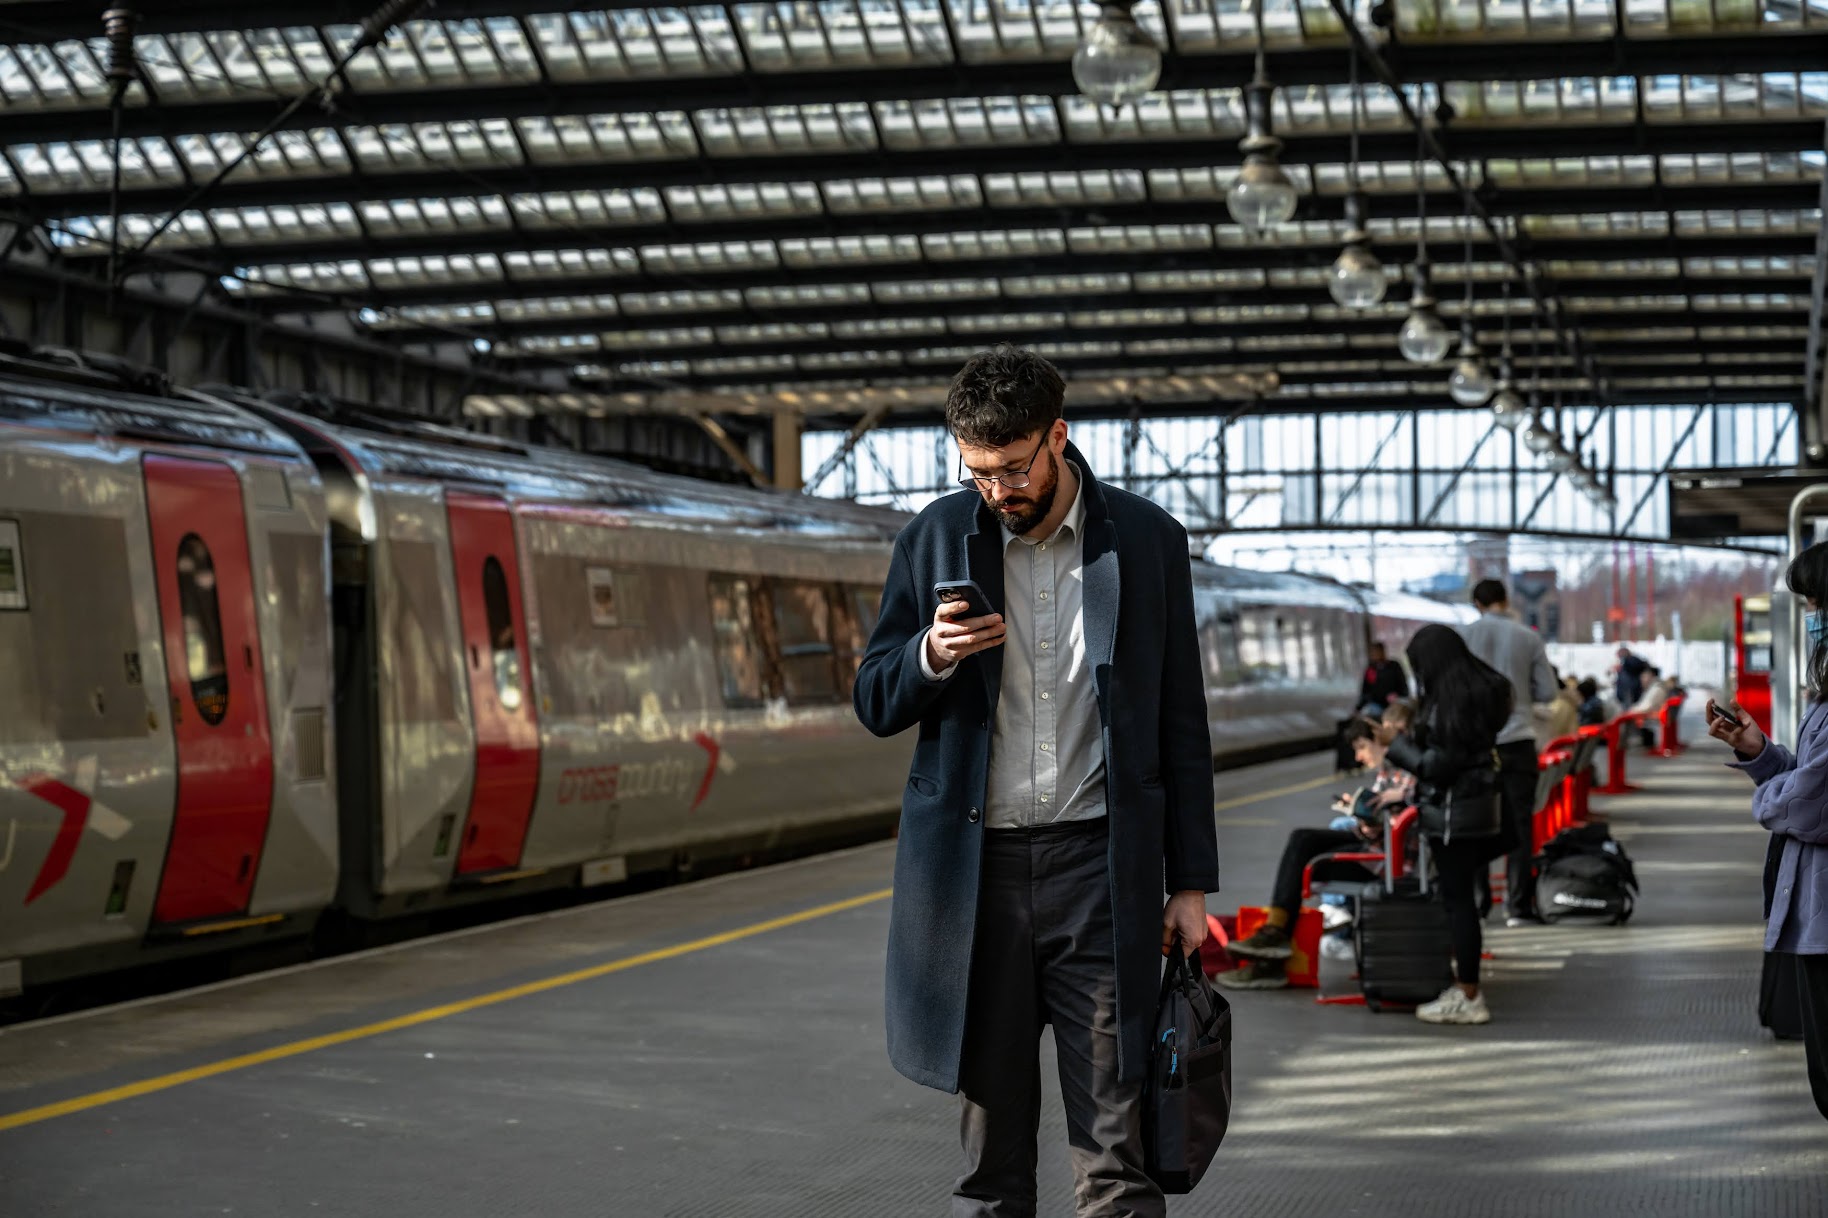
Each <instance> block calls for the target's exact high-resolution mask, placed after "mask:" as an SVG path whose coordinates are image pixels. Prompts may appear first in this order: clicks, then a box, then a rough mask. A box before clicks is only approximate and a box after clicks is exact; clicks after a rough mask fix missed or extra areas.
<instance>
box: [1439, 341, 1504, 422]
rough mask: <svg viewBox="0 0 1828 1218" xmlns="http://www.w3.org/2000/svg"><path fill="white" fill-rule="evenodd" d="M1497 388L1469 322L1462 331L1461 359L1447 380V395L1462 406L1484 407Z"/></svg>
mask: <svg viewBox="0 0 1828 1218" xmlns="http://www.w3.org/2000/svg"><path fill="white" fill-rule="evenodd" d="M1495 388H1496V386H1495V385H1494V384H1493V383H1492V370H1491V369H1490V368H1488V367H1486V366H1485V357H1484V356H1483V355H1481V354H1480V353H1479V344H1478V343H1476V342H1474V341H1473V325H1472V322H1471V321H1468V322H1467V323H1466V324H1465V326H1464V327H1463V328H1462V329H1461V331H1460V359H1459V362H1458V363H1456V364H1454V370H1453V373H1452V374H1451V375H1450V376H1449V377H1448V378H1447V394H1448V396H1449V397H1451V398H1453V400H1454V401H1456V402H1458V403H1459V404H1460V405H1462V406H1483V405H1485V403H1486V402H1487V401H1489V400H1490V399H1491V396H1492V391H1493V389H1495Z"/></svg>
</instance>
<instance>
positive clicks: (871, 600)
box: [850, 588, 882, 651]
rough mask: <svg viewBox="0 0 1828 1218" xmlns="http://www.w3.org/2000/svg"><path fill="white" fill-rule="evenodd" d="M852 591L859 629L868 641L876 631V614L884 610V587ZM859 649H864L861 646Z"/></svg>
mask: <svg viewBox="0 0 1828 1218" xmlns="http://www.w3.org/2000/svg"><path fill="white" fill-rule="evenodd" d="M850 592H851V612H852V613H853V614H855V615H856V617H857V629H858V630H859V631H860V632H861V633H862V635H863V641H864V642H866V643H867V642H869V637H870V635H872V634H874V633H875V632H876V615H877V614H879V613H881V612H882V589H881V588H852V589H851V590H850ZM857 650H858V651H862V650H863V649H862V648H861V647H859V648H858V649H857Z"/></svg>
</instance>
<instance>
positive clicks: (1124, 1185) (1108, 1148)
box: [952, 818, 1166, 1218]
mask: <svg viewBox="0 0 1828 1218" xmlns="http://www.w3.org/2000/svg"><path fill="white" fill-rule="evenodd" d="M1107 833H1108V830H1107V827H1106V822H1105V821H1104V820H1103V819H1102V818H1101V819H1098V820H1094V821H1079V822H1074V823H1069V824H1064V825H1050V826H1047V827H1045V828H1040V829H1010V830H989V831H986V832H985V834H984V856H983V868H982V873H981V874H982V879H981V882H980V888H979V898H978V918H977V941H976V944H975V947H974V948H973V951H972V956H971V979H970V985H971V989H970V998H969V1002H968V1003H967V1006H966V1013H965V1045H964V1058H963V1061H962V1063H961V1070H960V1079H959V1083H960V1086H959V1091H960V1100H961V1108H962V1111H961V1115H960V1122H959V1132H960V1138H961V1140H962V1141H963V1143H964V1148H965V1174H964V1175H963V1176H961V1177H960V1178H959V1181H958V1184H957V1185H956V1186H955V1187H954V1189H953V1193H952V1214H953V1218H990V1216H991V1215H995V1216H996V1218H1033V1216H1034V1213H1035V1162H1036V1146H1035V1142H1036V1137H1037V1134H1038V1132H1039V1127H1040V1120H1041V1066H1040V1054H1039V1052H1038V1045H1039V1040H1040V1036H1041V1027H1042V1025H1043V1024H1052V1025H1053V1028H1054V1044H1055V1048H1056V1050H1057V1054H1058V1058H1059V1070H1060V1091H1061V1095H1062V1099H1063V1100H1064V1102H1065V1107H1066V1127H1067V1140H1068V1142H1069V1144H1070V1145H1071V1148H1072V1158H1073V1182H1074V1191H1075V1193H1076V1194H1077V1197H1078V1212H1079V1216H1080V1218H1163V1215H1164V1214H1165V1213H1166V1207H1165V1203H1164V1202H1163V1200H1162V1194H1161V1190H1160V1189H1158V1188H1157V1187H1156V1186H1155V1184H1154V1182H1153V1181H1151V1180H1150V1179H1149V1177H1148V1176H1147V1175H1146V1174H1144V1172H1143V1150H1142V1105H1141V1103H1140V1100H1141V1096H1142V1084H1141V1083H1129V1084H1120V1083H1119V1082H1118V1081H1117V982H1116V970H1115V964H1114V961H1113V954H1112V953H1113V948H1112V926H1111V891H1110V881H1109V878H1108V871H1107V869H1106V864H1105V850H1106V841H1107Z"/></svg>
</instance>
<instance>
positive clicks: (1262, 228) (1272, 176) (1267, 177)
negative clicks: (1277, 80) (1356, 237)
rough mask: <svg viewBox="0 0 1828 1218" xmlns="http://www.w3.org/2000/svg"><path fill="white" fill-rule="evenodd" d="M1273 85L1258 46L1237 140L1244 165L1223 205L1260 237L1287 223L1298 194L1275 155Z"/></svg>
mask: <svg viewBox="0 0 1828 1218" xmlns="http://www.w3.org/2000/svg"><path fill="white" fill-rule="evenodd" d="M1275 92H1276V87H1275V86H1274V85H1272V84H1270V82H1269V77H1268V75H1267V74H1266V73H1265V72H1264V68H1263V55H1262V51H1261V49H1259V51H1258V54H1257V74H1256V76H1255V77H1253V78H1252V79H1251V82H1250V83H1249V84H1248V85H1245V86H1244V119H1245V122H1246V124H1247V127H1246V134H1245V136H1244V138H1243V139H1241V140H1239V141H1238V149H1239V150H1240V151H1241V152H1243V153H1244V166H1243V168H1242V169H1240V170H1239V171H1238V178H1237V181H1235V182H1233V183H1232V184H1231V189H1230V190H1228V191H1226V192H1225V206H1226V207H1227V208H1228V209H1230V211H1231V218H1232V219H1233V220H1234V221H1236V222H1237V223H1238V224H1239V225H1241V226H1243V228H1244V230H1245V231H1246V232H1249V233H1252V234H1253V235H1257V236H1261V235H1263V234H1264V233H1267V232H1268V231H1269V230H1270V229H1272V228H1275V227H1276V226H1277V225H1278V224H1287V223H1288V222H1289V220H1290V219H1292V218H1293V217H1294V215H1295V204H1296V203H1297V202H1298V201H1299V197H1298V195H1297V194H1296V192H1295V184H1294V183H1293V182H1291V181H1289V177H1288V174H1286V173H1284V172H1283V171H1282V164H1281V162H1280V161H1278V160H1277V159H1276V154H1277V153H1278V152H1279V151H1281V149H1282V141H1281V140H1279V139H1277V138H1276V137H1275V135H1274V134H1273V133H1272V131H1271V121H1270V99H1271V98H1272V97H1273V96H1274V95H1275Z"/></svg>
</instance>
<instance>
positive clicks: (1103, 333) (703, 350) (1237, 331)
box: [495, 314, 1802, 371]
mask: <svg viewBox="0 0 1828 1218" xmlns="http://www.w3.org/2000/svg"><path fill="white" fill-rule="evenodd" d="M1793 320H1794V321H1796V322H1797V323H1799V324H1800V322H1801V320H1802V318H1801V315H1800V314H1799V315H1796V316H1795V317H1794V318H1793ZM1739 324H1742V325H1743V324H1744V323H1743V321H1741V322H1740V323H1739ZM1292 328H1293V327H1286V326H1285V327H1284V334H1283V335H1279V336H1278V337H1283V336H1288V335H1287V331H1288V330H1289V329H1292ZM1592 328H1593V329H1599V328H1600V327H1597V326H1595V327H1592ZM1605 328H1606V329H1608V330H1610V329H1614V328H1624V327H1611V326H1608V327H1605ZM1645 328H1648V327H1645ZM1659 328H1660V329H1663V330H1665V331H1668V334H1667V336H1665V337H1658V338H1649V337H1646V338H1606V339H1594V340H1591V341H1589V343H1588V344H1587V345H1588V347H1589V349H1590V350H1591V351H1592V352H1593V354H1594V357H1595V359H1596V360H1597V361H1598V362H1599V363H1600V364H1601V365H1612V366H1614V367H1618V366H1619V365H1617V364H1616V363H1615V361H1616V360H1617V359H1619V358H1622V357H1631V356H1637V355H1668V356H1680V355H1690V356H1693V355H1696V354H1712V353H1716V352H1717V353H1720V354H1728V353H1731V354H1735V355H1758V354H1769V355H1773V356H1778V357H1782V358H1784V359H1791V360H1793V359H1794V358H1795V356H1796V341H1797V340H1796V339H1794V338H1771V337H1768V336H1766V335H1763V334H1760V333H1757V331H1758V330H1760V329H1762V327H1760V326H1748V327H1747V329H1748V330H1750V331H1752V333H1748V334H1746V335H1744V336H1738V335H1734V336H1721V337H1710V338H1707V339H1701V338H1698V337H1696V336H1695V335H1694V334H1693V332H1692V331H1690V328H1689V327H1688V326H1687V325H1686V324H1676V325H1669V324H1666V325H1664V326H1662V327H1659ZM1255 329H1256V327H1251V326H1236V327H1234V326H1219V327H1213V326H1207V325H1194V324H1191V323H1189V324H1182V325H1157V326H1148V325H1142V326H1110V327H1099V326H1087V327H1083V328H1081V327H1072V328H1070V329H1066V330H1060V329H1058V328H1049V327H1044V326H1043V327H1037V326H1033V325H1027V326H1024V325H1014V326H1010V327H1009V328H1008V329H1007V330H1001V331H998V332H997V333H996V334H995V335H994V336H991V335H983V334H973V335H958V334H932V335H918V336H916V335H865V336H861V337H857V338H853V339H846V338H833V337H830V336H827V337H823V338H814V339H807V340H805V341H802V342H793V341H789V340H782V339H767V340H761V339H757V340H751V341H723V340H714V341H712V342H710V343H705V344H701V345H697V346H689V347H659V346H656V347H653V348H649V349H646V350H642V349H636V350H632V351H630V350H621V351H589V352H583V351H572V352H564V351H544V352H538V353H525V354H520V353H515V352H512V351H501V350H497V351H496V353H495V354H496V358H497V362H498V363H500V364H502V365H504V366H507V367H513V366H516V365H518V364H522V363H525V364H532V365H536V366H541V367H549V366H550V365H551V364H552V361H553V360H555V359H559V360H570V361H573V362H575V363H579V364H591V363H602V364H609V365H614V364H617V363H620V362H624V361H631V360H641V359H654V360H701V359H718V358H724V357H731V356H755V355H795V356H813V355H829V354H832V353H835V352H865V351H895V352H904V353H907V352H915V351H925V350H931V349H933V348H937V347H970V348H974V349H975V348H979V347H984V346H988V345H989V344H990V343H991V342H993V341H1002V340H1005V339H1007V340H1009V341H1021V342H1025V343H1046V342H1062V343H1077V342H1088V343H1094V342H1095V343H1112V342H1121V343H1145V342H1164V341H1174V340H1177V339H1189V338H1200V337H1209V338H1210V337H1218V338H1227V339H1231V338H1250V337H1265V336H1263V335H1257V334H1253V333H1252V331H1253V330H1255ZM1343 330H1344V327H1341V326H1339V325H1338V324H1328V325H1327V326H1325V328H1324V329H1322V330H1320V331H1319V334H1320V335H1332V334H1338V333H1341V332H1342V331H1343ZM1307 332H1308V333H1310V334H1311V333H1315V328H1314V327H1313V326H1312V325H1310V326H1309V327H1308V330H1307ZM1685 332H1686V333H1685ZM1349 333H1351V335H1352V336H1353V337H1366V338H1381V339H1384V340H1386V341H1385V343H1384V345H1383V346H1382V347H1363V346H1334V347H1320V346H1316V347H1302V348H1296V349H1287V350H1260V351H1259V350H1249V351H1214V352H1202V351H1187V352H1172V353H1165V354H1164V353H1157V352H1147V351H1141V352H1134V353H1124V354H1121V355H1118V356H1098V357H1095V358H1096V360H1097V361H1099V362H1102V363H1105V364H1109V363H1110V362H1111V360H1112V359H1127V360H1135V361H1137V362H1139V363H1147V362H1159V361H1161V360H1172V361H1178V362H1182V363H1186V362H1195V361H1196V362H1202V363H1213V364H1240V365H1252V366H1255V365H1261V364H1275V363H1281V362H1288V363H1308V362H1317V361H1323V360H1328V361H1330V360H1371V359H1391V358H1395V356H1394V353H1395V351H1396V332H1395V329H1394V327H1392V326H1391V325H1390V324H1388V323H1387V322H1384V323H1378V324H1377V325H1376V326H1369V325H1365V324H1364V323H1358V324H1357V325H1356V326H1355V327H1354V328H1353V329H1352V330H1351V331H1350V332H1349ZM1497 335H1498V330H1497V329H1496V328H1495V327H1494V326H1493V325H1492V323H1488V324H1487V325H1486V326H1484V327H1481V329H1480V331H1479V339H1480V342H1481V343H1482V344H1486V343H1488V342H1489V343H1490V344H1491V345H1494V346H1495V343H1496V339H1497ZM1514 346H1515V344H1513V347H1514ZM1515 354H1516V353H1515V351H1513V355H1515ZM1516 362H1517V364H1518V365H1519V366H1520V367H1523V366H1529V362H1530V361H1529V357H1528V356H1527V355H1523V356H1521V357H1520V358H1518V359H1517V360H1516ZM1555 362H1556V361H1554V360H1549V359H1545V360H1544V361H1543V366H1544V367H1548V366H1551V365H1552V364H1554V363H1555ZM1560 362H1561V363H1566V362H1567V361H1566V360H1565V358H1564V359H1563V360H1561V361H1560ZM922 366H925V367H931V366H932V365H908V367H922ZM1725 370H1728V371H1730V370H1731V369H1730V368H1726V369H1725Z"/></svg>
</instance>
